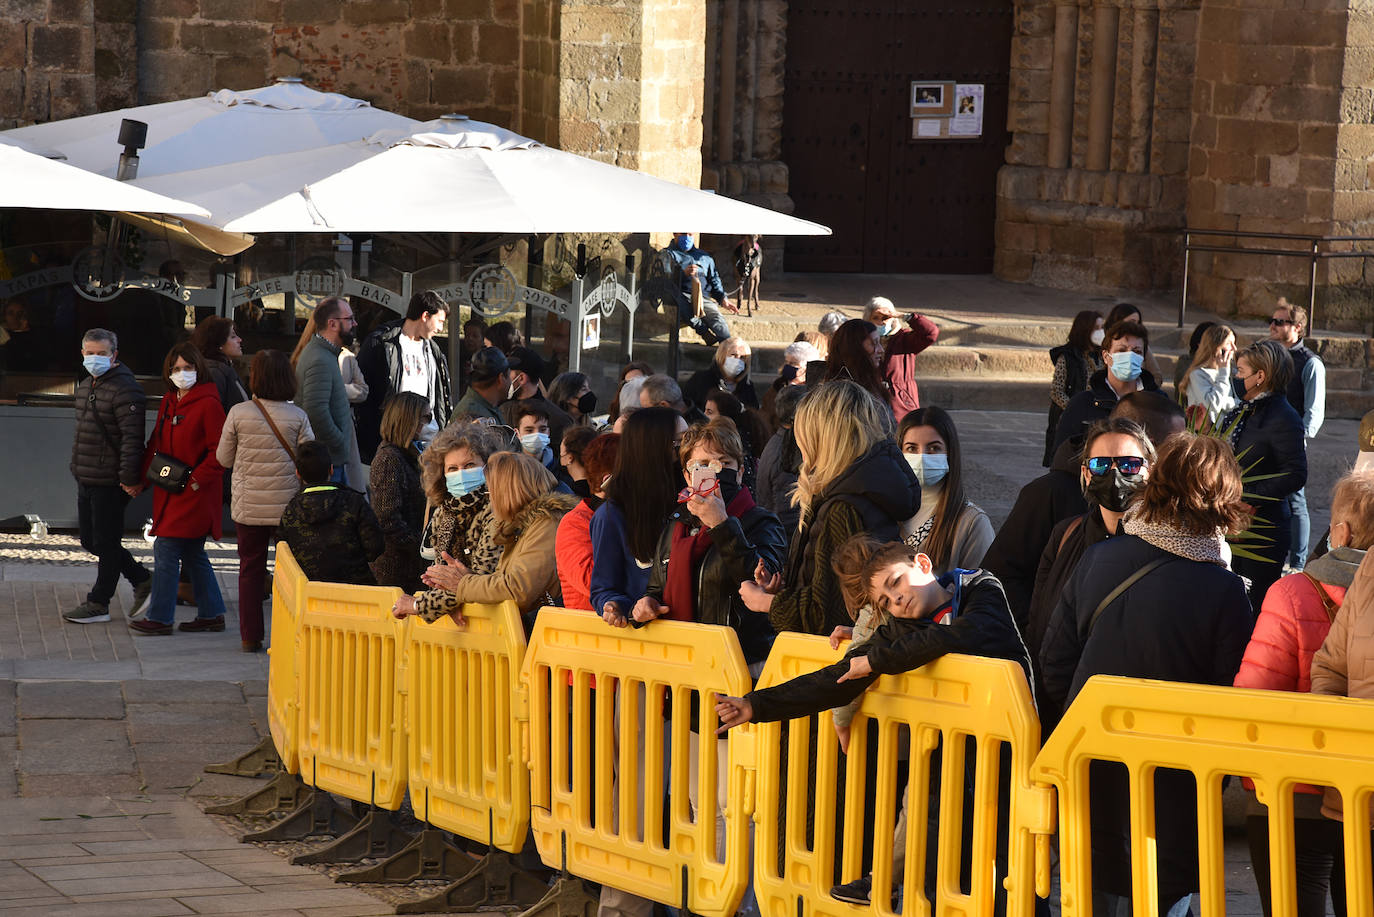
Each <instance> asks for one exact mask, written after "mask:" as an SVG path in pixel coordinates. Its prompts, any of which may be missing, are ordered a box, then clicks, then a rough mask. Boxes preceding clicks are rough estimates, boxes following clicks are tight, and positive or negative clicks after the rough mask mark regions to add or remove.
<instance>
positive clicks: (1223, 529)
mask: <svg viewBox="0 0 1374 917" xmlns="http://www.w3.org/2000/svg"><path fill="white" fill-rule="evenodd" d="M1278 400H1282V396H1280V397H1279V399H1278ZM1113 464H1117V465H1118V466H1119V464H1120V460H1119V459H1114V460H1113ZM1090 470H1091V469H1090ZM1246 517H1247V513H1246V509H1245V504H1244V503H1243V502H1242V488H1241V468H1240V464H1239V463H1238V462H1237V461H1236V458H1235V456H1234V455H1233V454H1232V453H1231V450H1230V448H1228V447H1227V444H1226V443H1224V442H1222V441H1221V440H1219V439H1215V438H1213V437H1209V436H1199V435H1196V434H1193V433H1187V432H1184V433H1175V434H1174V435H1172V436H1170V437H1169V438H1168V439H1166V440H1165V441H1164V442H1163V444H1162V445H1161V446H1160V447H1159V453H1158V455H1157V457H1156V459H1155V463H1154V466H1153V467H1152V469H1151V471H1150V478H1149V480H1148V481H1147V482H1146V483H1145V486H1144V487H1143V488H1142V489H1141V491H1140V493H1139V495H1138V496H1137V497H1136V499H1135V502H1134V503H1133V504H1132V505H1131V507H1130V508H1129V509H1128V510H1127V511H1126V515H1125V516H1124V517H1123V520H1122V529H1123V530H1124V534H1122V535H1119V536H1117V537H1115V538H1109V539H1107V540H1106V541H1103V542H1100V543H1098V544H1095V545H1093V546H1091V547H1089V548H1088V549H1087V550H1086V551H1084V552H1083V557H1082V559H1081V560H1080V561H1079V563H1078V567H1077V568H1076V569H1075V570H1074V572H1073V575H1072V576H1070V577H1069V579H1068V582H1067V583H1066V584H1065V586H1064V591H1063V593H1062V595H1061V596H1060V598H1059V603H1058V605H1057V607H1056V608H1055V610H1054V613H1053V615H1052V616H1051V619H1050V623H1049V628H1048V630H1047V631H1046V634H1045V640H1044V644H1043V646H1042V647H1041V650H1040V663H1041V670H1042V673H1043V683H1044V688H1045V690H1044V692H1043V694H1042V695H1041V696H1040V697H1038V698H1037V700H1038V701H1039V708H1040V715H1041V718H1042V721H1043V722H1045V723H1046V724H1047V725H1051V724H1054V723H1056V722H1057V721H1058V719H1059V718H1060V716H1062V714H1063V711H1064V710H1066V709H1067V708H1068V706H1069V704H1070V703H1071V702H1072V701H1073V699H1074V697H1075V696H1076V695H1077V694H1078V692H1079V691H1080V690H1081V689H1082V687H1083V685H1084V684H1085V683H1086V682H1087V680H1088V679H1089V678H1091V677H1092V676H1094V675H1102V674H1110V675H1122V676H1126V677H1128V678H1152V679H1161V680H1164V681H1176V682H1184V683H1191V684H1206V685H1228V686H1229V685H1230V684H1231V682H1232V680H1233V679H1234V678H1235V675H1236V670H1237V669H1238V668H1239V666H1240V661H1241V656H1242V654H1243V653H1244V651H1245V645H1246V643H1247V641H1248V640H1249V639H1250V631H1251V629H1252V628H1253V626H1254V616H1253V613H1252V612H1251V609H1250V601H1249V599H1248V598H1247V597H1246V594H1245V584H1244V583H1243V582H1242V581H1241V579H1240V577H1239V576H1237V575H1236V574H1235V573H1232V572H1231V571H1230V570H1229V569H1227V565H1226V561H1227V553H1228V552H1227V549H1226V542H1225V538H1226V535H1228V534H1231V533H1235V532H1238V531H1239V530H1241V529H1242V528H1243V527H1244V526H1245V524H1246V521H1247V519H1246ZM1089 786H1090V790H1089V793H1090V795H1091V802H1092V805H1091V811H1092V826H1091V830H1092V841H1093V843H1092V846H1093V856H1092V885H1093V892H1094V895H1098V894H1101V895H1103V896H1106V898H1107V899H1108V900H1106V901H1105V902H1104V903H1105V904H1107V905H1108V906H1109V907H1112V908H1115V907H1117V906H1119V905H1120V904H1121V900H1120V899H1122V898H1128V897H1129V896H1130V894H1131V887H1132V875H1131V873H1132V866H1131V864H1132V860H1133V857H1132V856H1131V846H1132V844H1131V834H1132V830H1131V827H1132V823H1133V822H1134V821H1135V819H1134V818H1132V817H1131V798H1132V792H1131V789H1130V778H1129V776H1128V775H1127V773H1126V769H1125V768H1124V767H1122V766H1120V765H1119V764H1113V763H1111V762H1105V761H1094V762H1092V766H1091V773H1090V774H1089ZM1199 789H1200V787H1198V786H1197V785H1196V781H1194V779H1193V775H1192V774H1189V773H1187V772H1183V771H1177V770H1169V769H1166V768H1160V769H1158V770H1156V771H1155V773H1154V793H1155V809H1154V817H1155V823H1154V829H1155V835H1154V836H1155V841H1156V843H1155V846H1156V849H1157V850H1158V860H1159V868H1158V871H1157V877H1156V881H1157V883H1158V887H1157V889H1156V890H1157V893H1158V895H1159V899H1158V900H1159V911H1160V913H1161V914H1163V913H1166V912H1168V913H1182V911H1183V909H1184V908H1186V907H1187V904H1188V899H1189V898H1190V897H1191V896H1192V895H1193V894H1195V893H1196V892H1197V890H1198V885H1199V878H1198V826H1197V812H1198V800H1197V794H1198V790H1199ZM1111 899H1116V900H1111Z"/></svg>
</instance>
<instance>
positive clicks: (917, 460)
mask: <svg viewBox="0 0 1374 917" xmlns="http://www.w3.org/2000/svg"><path fill="white" fill-rule="evenodd" d="M903 457H904V458H905V459H906V463H907V464H908V465H910V466H911V470H912V471H913V472H915V473H916V480H918V481H920V482H921V486H922V487H934V486H935V485H936V484H939V483H940V482H941V481H943V480H944V479H945V475H947V474H949V456H948V455H946V454H945V453H943V452H931V453H926V454H921V453H919V452H905V453H903Z"/></svg>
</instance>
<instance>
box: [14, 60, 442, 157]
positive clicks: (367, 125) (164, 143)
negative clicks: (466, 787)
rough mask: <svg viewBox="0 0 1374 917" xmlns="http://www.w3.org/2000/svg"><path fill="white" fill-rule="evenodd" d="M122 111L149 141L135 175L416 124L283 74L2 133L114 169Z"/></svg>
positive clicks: (300, 147)
mask: <svg viewBox="0 0 1374 917" xmlns="http://www.w3.org/2000/svg"><path fill="white" fill-rule="evenodd" d="M126 118H128V119H132V120H135V121H142V122H144V123H145V124H147V125H148V140H147V146H145V147H144V149H143V150H142V151H141V152H140V153H139V167H138V175H139V177H140V178H147V177H149V176H153V175H163V174H166V173H169V172H181V171H185V170H187V169H204V168H207V167H210V166H215V165H224V164H232V163H242V162H244V161H246V160H251V159H256V158H258V157H261V156H267V155H274V154H278V153H290V152H295V151H298V150H312V149H318V148H320V147H324V146H330V145H332V144H336V143H343V142H346V141H349V140H363V139H365V138H367V137H370V136H372V135H373V134H375V133H376V132H377V131H380V130H388V129H390V130H401V131H410V130H415V129H416V126H417V125H418V124H419V122H417V121H415V120H413V119H411V118H407V117H405V116H404V115H398V114H395V113H393V112H389V111H383V110H382V109H379V108H373V107H372V106H371V105H369V104H368V103H367V102H364V101H363V100H361V99H353V98H350V97H348V96H345V95H339V94H338V93H332V92H318V91H316V90H314V89H310V88H309V87H307V86H305V85H303V84H302V83H301V82H300V80H295V79H282V80H278V81H277V82H276V83H275V84H273V85H271V86H264V87H262V88H260V89H251V90H247V91H245V92H234V91H231V90H228V89H222V90H220V91H219V92H215V93H211V94H209V95H206V96H199V97H197V98H194V99H182V100H180V101H176V102H162V103H159V104H157V105H141V106H138V107H135V108H126V109H122V110H120V111H108V112H101V113H100V114H96V115H87V116H85V117H82V118H68V119H67V120H65V121H52V122H49V123H47V124H34V125H31V126H29V127H19V128H15V129H13V130H9V131H4V132H3V133H0V138H13V139H16V140H19V141H23V142H25V143H30V144H34V145H37V146H41V147H45V148H49V149H54V150H58V151H60V152H61V153H62V154H64V155H65V156H66V157H67V161H68V162H69V163H71V164H72V165H74V166H79V167H81V168H83V169H86V170H87V171H90V172H98V173H100V174H102V175H109V176H113V175H114V174H115V170H116V168H117V167H118V159H119V153H120V146H119V143H118V141H117V139H116V138H117V137H118V135H119V126H120V123H121V122H122V121H123V120H124V119H126Z"/></svg>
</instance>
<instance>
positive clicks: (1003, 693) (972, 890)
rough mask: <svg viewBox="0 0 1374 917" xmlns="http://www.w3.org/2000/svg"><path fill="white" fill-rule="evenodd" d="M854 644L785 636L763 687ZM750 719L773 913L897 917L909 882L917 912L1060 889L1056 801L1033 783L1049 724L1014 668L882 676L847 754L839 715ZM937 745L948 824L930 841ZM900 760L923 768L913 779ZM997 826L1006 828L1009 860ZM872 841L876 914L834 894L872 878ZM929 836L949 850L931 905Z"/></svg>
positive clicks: (955, 910) (867, 698) (757, 885)
mask: <svg viewBox="0 0 1374 917" xmlns="http://www.w3.org/2000/svg"><path fill="white" fill-rule="evenodd" d="M846 649H847V647H843V646H842V647H841V648H840V649H838V650H832V649H831V648H830V644H829V640H828V639H827V638H825V637H817V636H810V635H805V634H781V635H779V637H778V639H777V641H776V642H775V643H774V644H773V651H772V653H770V655H769V657H768V663H767V665H766V666H765V667H764V670H763V675H762V676H761V677H760V679H759V687H760V688H765V687H771V686H773V685H778V684H781V683H783V682H786V681H789V680H791V679H792V678H795V677H796V676H798V675H804V674H806V673H808V672H813V671H815V670H817V669H819V668H822V667H824V666H827V665H830V664H832V663H834V662H836V661H838V660H839V659H840V658H841V657H842V656H843V655H844V652H845V650H846ZM813 724H814V725H815V726H816V729H817V734H816V735H813V734H812V726H813ZM784 727H785V728H784ZM870 727H872V728H870ZM743 728H744V730H745V731H746V732H747V733H749V734H751V735H752V737H753V740H754V742H755V750H754V756H755V767H756V781H757V787H756V793H757V800H756V805H755V807H754V891H755V894H756V895H757V896H758V900H759V910H760V913H762V914H763V915H765V917H793V915H796V914H798V913H801V912H803V911H804V912H805V913H806V914H808V915H813V917H839V915H853V914H861V913H871V914H880V915H890V914H893V913H895V910H894V906H893V897H894V896H893V894H892V891H893V889H894V888H895V887H896V886H903V888H904V894H903V899H902V900H903V904H902V909H901V911H900V913H902V914H903V915H905V917H912V915H922V917H928V915H930V914H932V913H933V912H938V913H939V914H941V915H953V914H958V915H969V917H992V915H993V914H994V913H1001V912H1002V904H1001V899H1002V897H1003V896H1004V897H1005V908H1006V913H1007V914H1009V915H1012V917H1029V915H1030V914H1032V912H1033V911H1034V907H1035V895H1036V889H1037V887H1039V888H1040V891H1041V894H1042V895H1043V894H1046V893H1048V885H1049V883H1048V879H1049V867H1048V835H1049V834H1051V833H1052V831H1053V818H1054V816H1053V811H1054V809H1053V797H1052V795H1051V793H1050V791H1049V790H1048V789H1046V788H1043V787H1035V786H1034V785H1032V783H1031V781H1030V766H1031V762H1032V761H1033V759H1034V756H1035V752H1036V751H1037V750H1038V749H1039V747H1040V722H1039V719H1038V718H1037V717H1036V714H1035V706H1034V703H1033V701H1032V699H1031V693H1030V687H1029V685H1028V684H1027V682H1026V676H1025V673H1024V671H1023V670H1022V669H1021V667H1020V666H1019V665H1017V664H1016V663H1014V662H1010V661H1007V660H1001V659H985V658H982V657H975V656H960V655H950V656H945V657H943V658H941V659H939V660H936V661H935V662H932V663H930V664H928V665H926V666H923V667H921V668H920V669H918V670H916V671H913V672H907V673H904V674H902V675H897V676H884V677H882V678H880V679H878V681H877V682H875V683H874V684H873V685H872V686H871V687H869V689H868V690H867V691H865V692H864V694H863V695H862V698H861V703H860V706H859V708H858V713H857V714H856V715H855V717H854V720H853V723H852V724H851V727H850V744H849V752H848V754H847V755H846V754H843V753H842V752H841V750H840V744H839V741H838V739H837V737H836V734H835V731H834V726H833V721H832V716H831V713H830V712H829V711H827V712H825V713H823V714H821V715H820V716H819V717H816V718H801V719H796V720H791V721H789V722H788V723H757V724H753V725H750V726H748V727H743ZM735 731H739V730H735ZM874 733H876V741H873V740H872V739H871V736H872V735H873V734H874ZM937 748H938V749H940V752H939V754H940V757H939V759H938V760H939V762H940V763H939V773H938V775H939V779H940V795H939V798H938V809H937V812H936V813H935V814H936V815H938V819H939V830H938V836H934V837H927V836H926V834H927V824H928V816H929V815H930V814H931V813H930V812H929V808H930V805H931V802H932V799H931V795H932V794H931V791H930V780H931V769H932V766H933V755H934V753H935V752H936V750H937ZM902 758H909V765H910V774H909V777H908V780H907V785H906V786H905V787H903V786H902V785H901V783H900V782H899V780H898V765H899V761H900V760H901V759H902ZM966 764H967V765H968V767H967V769H966ZM966 773H967V774H971V778H972V779H971V781H970V780H968V779H966ZM999 785H1000V786H999ZM841 787H843V789H842V790H841ZM999 790H1000V792H1001V793H1002V794H1003V801H1002V804H1001V805H1000V806H999ZM866 800H867V802H866ZM903 802H904V804H905V808H906V819H905V823H906V832H905V843H904V844H899V842H898V840H897V839H896V837H895V836H894V835H895V834H896V831H895V828H896V824H897V821H898V813H899V811H900V810H901V808H902V805H903ZM999 832H1000V833H1002V834H1003V835H1004V836H1006V837H1007V841H1006V844H1007V847H1006V850H1005V851H1004V852H1002V853H1001V854H1000V856H999V851H998V836H999ZM866 844H871V851H872V882H873V885H872V898H871V904H870V906H869V908H867V909H865V908H861V907H858V906H855V905H852V904H846V903H843V902H840V901H837V900H835V899H834V898H831V897H830V889H831V887H832V886H833V885H835V884H837V883H847V882H850V881H852V880H854V879H857V878H860V877H861V876H862V875H863V874H864V872H865V863H864V851H865V845H866ZM930 844H937V845H938V850H937V856H938V860H937V866H936V870H935V881H934V900H928V899H927V897H926V894H925V876H926V852H927V847H928V845H930ZM903 848H904V850H903ZM837 858H838V863H837ZM964 859H967V863H966V864H964V863H961V860H964ZM837 865H838V866H839V869H838V870H837V869H836V866H837ZM837 873H838V875H837ZM904 878H905V879H906V881H905V882H903V879H904Z"/></svg>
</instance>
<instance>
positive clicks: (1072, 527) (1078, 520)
mask: <svg viewBox="0 0 1374 917" xmlns="http://www.w3.org/2000/svg"><path fill="white" fill-rule="evenodd" d="M1083 519H1084V517H1083V516H1074V517H1073V521H1072V522H1070V523H1069V527H1068V528H1066V529H1064V537H1063V538H1061V539H1059V550H1060V551H1063V550H1064V545H1066V544H1068V543H1069V536H1070V535H1072V534H1073V533H1074V532H1076V531H1078V527H1079V526H1080V525H1082V524H1083Z"/></svg>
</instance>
